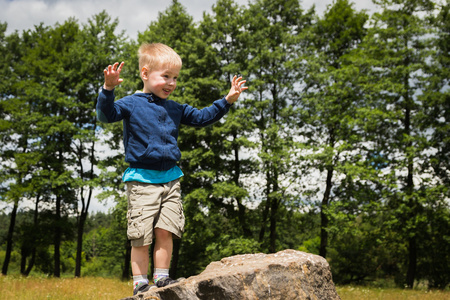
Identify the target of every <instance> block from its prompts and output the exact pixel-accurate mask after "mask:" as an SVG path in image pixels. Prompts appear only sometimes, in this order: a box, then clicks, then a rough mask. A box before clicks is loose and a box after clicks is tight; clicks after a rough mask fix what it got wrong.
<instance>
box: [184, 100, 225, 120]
mask: <svg viewBox="0 0 450 300" xmlns="http://www.w3.org/2000/svg"><path fill="white" fill-rule="evenodd" d="M230 107H231V104H229V103H228V102H227V100H225V98H222V99H219V100H216V101H214V103H213V104H212V105H211V106H209V107H205V108H203V109H197V108H194V107H192V106H190V105H187V104H185V105H183V117H182V119H181V123H182V124H184V125H189V126H195V127H205V126H208V125H211V124H213V123H215V122H217V121H219V120H220V119H221V118H222V117H223V116H224V115H225V114H226V113H227V112H228V111H229V110H230Z"/></svg>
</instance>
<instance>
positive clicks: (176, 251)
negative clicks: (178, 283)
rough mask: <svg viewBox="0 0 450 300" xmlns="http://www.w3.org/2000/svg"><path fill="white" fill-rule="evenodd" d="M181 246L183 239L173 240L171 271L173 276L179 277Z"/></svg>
mask: <svg viewBox="0 0 450 300" xmlns="http://www.w3.org/2000/svg"><path fill="white" fill-rule="evenodd" d="M180 246H181V240H180V239H174V240H173V252H172V262H171V263H170V272H169V273H170V276H171V278H177V268H178V260H179V258H180Z"/></svg>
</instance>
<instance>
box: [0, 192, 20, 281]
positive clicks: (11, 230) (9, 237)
mask: <svg viewBox="0 0 450 300" xmlns="http://www.w3.org/2000/svg"><path fill="white" fill-rule="evenodd" d="M18 206H19V200H15V201H14V207H13V210H12V212H11V219H10V222H9V229H8V235H7V237H6V253H5V260H4V261H3V266H2V274H3V275H6V274H7V273H8V266H9V262H10V261H11V252H12V244H13V234H14V226H15V225H16V216H17V208H18Z"/></svg>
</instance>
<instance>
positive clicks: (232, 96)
mask: <svg viewBox="0 0 450 300" xmlns="http://www.w3.org/2000/svg"><path fill="white" fill-rule="evenodd" d="M246 82H247V80H242V76H239V77H238V76H237V75H234V76H233V80H232V81H231V89H230V91H229V92H228V95H226V96H225V100H227V102H228V103H230V104H233V103H234V102H236V100H237V99H238V98H239V95H241V93H242V92H243V91H245V90H246V89H248V87H246V86H242V85H243V84H244V83H246Z"/></svg>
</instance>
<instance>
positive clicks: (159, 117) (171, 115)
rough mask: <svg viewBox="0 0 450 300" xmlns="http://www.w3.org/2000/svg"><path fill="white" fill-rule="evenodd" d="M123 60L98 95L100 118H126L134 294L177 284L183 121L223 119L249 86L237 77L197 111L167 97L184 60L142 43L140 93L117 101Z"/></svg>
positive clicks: (195, 123) (168, 50)
mask: <svg viewBox="0 0 450 300" xmlns="http://www.w3.org/2000/svg"><path fill="white" fill-rule="evenodd" d="M123 64H124V63H123V62H122V63H121V64H120V65H119V63H117V62H116V63H115V64H114V65H112V66H111V65H109V66H108V67H107V68H106V69H105V70H104V71H103V73H104V76H105V82H104V85H103V88H102V90H101V92H100V94H99V96H98V103H97V118H98V119H99V120H100V121H101V122H106V123H110V122H117V121H120V120H123V142H124V146H125V161H126V162H128V163H129V164H130V167H129V168H128V169H127V170H126V171H125V173H124V174H123V181H124V182H126V184H127V197H128V212H127V217H128V228H127V236H128V238H129V239H130V240H131V246H132V249H131V269H132V273H133V286H134V291H133V294H134V295H136V294H138V293H143V292H146V291H148V290H149V289H150V288H153V287H163V286H166V285H169V284H172V283H175V282H176V280H172V279H171V278H170V277H169V267H170V260H171V257H172V248H173V241H172V238H173V237H174V238H181V235H182V233H183V230H184V214H183V206H182V203H181V195H180V183H179V178H180V177H181V176H183V173H182V171H181V170H180V168H179V167H178V166H177V165H176V164H177V161H179V160H180V158H181V152H180V150H179V148H178V145H177V138H178V128H179V125H180V124H185V125H189V126H197V127H203V126H207V125H210V124H212V123H214V122H216V121H218V120H220V119H221V118H222V117H223V116H224V115H225V114H226V113H227V112H228V110H229V108H230V106H231V105H232V104H233V103H234V102H235V101H236V100H237V99H238V98H239V95H240V94H241V92H242V91H244V90H246V89H247V87H243V86H242V85H243V84H244V83H245V82H246V81H245V80H242V77H237V76H234V77H233V80H232V84H231V89H230V91H229V92H228V95H227V96H225V97H224V98H222V99H220V100H217V101H215V102H214V103H213V104H212V105H211V106H209V107H206V108H204V109H201V110H198V109H196V108H193V107H191V106H189V105H187V104H184V105H181V104H178V103H176V102H174V101H172V100H167V98H168V97H169V95H170V94H171V93H172V92H173V91H174V90H175V88H176V84H177V78H178V75H179V73H180V69H181V66H182V61H181V58H180V56H179V55H178V54H177V53H176V52H175V51H174V50H173V49H172V48H170V47H169V46H166V45H164V44H160V43H156V44H143V45H142V46H141V47H140V48H139V69H140V77H141V79H142V81H143V83H144V89H143V92H137V93H135V94H134V95H131V96H127V97H124V98H122V99H120V100H118V101H116V102H114V97H115V96H114V88H115V87H116V86H117V85H119V84H120V83H121V82H122V81H123V79H121V78H120V72H121V71H122V67H123ZM153 238H154V239H155V249H154V253H153V260H154V265H155V270H154V274H153V282H154V284H149V280H148V279H147V273H148V265H149V253H148V252H149V245H150V244H151V243H152V240H153Z"/></svg>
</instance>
